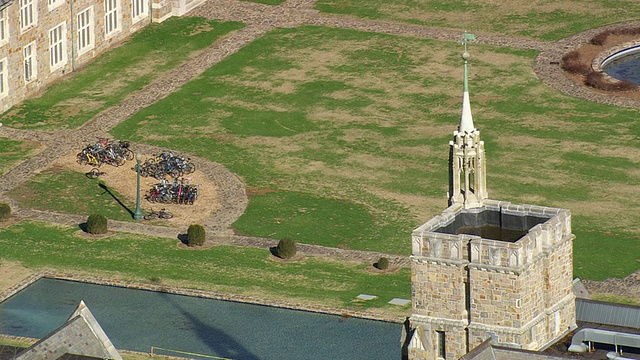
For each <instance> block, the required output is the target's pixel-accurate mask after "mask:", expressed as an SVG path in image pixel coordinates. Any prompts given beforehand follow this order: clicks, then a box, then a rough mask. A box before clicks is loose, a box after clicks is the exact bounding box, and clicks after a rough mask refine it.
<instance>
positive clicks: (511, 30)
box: [315, 0, 640, 41]
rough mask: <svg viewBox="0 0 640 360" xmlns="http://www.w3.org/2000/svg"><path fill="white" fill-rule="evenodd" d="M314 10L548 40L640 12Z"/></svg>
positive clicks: (380, 6) (609, 1)
mask: <svg viewBox="0 0 640 360" xmlns="http://www.w3.org/2000/svg"><path fill="white" fill-rule="evenodd" d="M315 8H316V9H318V10H320V11H322V12H326V13H332V14H340V15H349V16H354V17H359V18H365V19H373V20H390V21H397V22H404V23H409V24H419V25H424V26H430V27H443V28H449V29H459V30H460V32H462V31H464V30H468V31H470V32H476V31H478V32H491V33H497V34H503V35H510V36H513V35H517V36H525V37H531V38H537V39H541V40H552V41H555V40H560V39H563V38H565V37H568V36H571V35H574V34H576V33H579V32H582V31H585V30H589V29H593V28H597V27H600V26H604V25H608V24H613V23H619V22H623V21H636V20H637V19H638V16H640V3H638V2H634V1H627V0H588V1H584V0H565V1H562V2H554V1H550V2H546V3H541V2H539V1H528V0H510V1H488V0H471V1H467V0H456V1H451V0H446V1H444V0H439V1H433V0H428V1H427V0H403V1H392V2H390V1H387V0H369V1H360V0H318V1H317V2H316V4H315Z"/></svg>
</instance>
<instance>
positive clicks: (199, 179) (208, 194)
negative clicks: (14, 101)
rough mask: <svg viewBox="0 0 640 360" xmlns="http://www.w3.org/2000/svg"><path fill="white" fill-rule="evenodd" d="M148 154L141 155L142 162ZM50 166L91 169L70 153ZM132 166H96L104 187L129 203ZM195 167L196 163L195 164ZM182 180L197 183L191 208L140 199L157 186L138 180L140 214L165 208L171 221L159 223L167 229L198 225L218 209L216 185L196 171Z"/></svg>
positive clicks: (133, 198) (132, 198)
mask: <svg viewBox="0 0 640 360" xmlns="http://www.w3.org/2000/svg"><path fill="white" fill-rule="evenodd" d="M147 156H151V155H150V154H143V155H142V159H143V161H144V159H145V158H146V157H147ZM54 166H56V167H60V168H65V169H68V170H72V171H77V172H81V173H86V172H88V171H89V170H91V166H88V165H80V164H78V163H77V162H76V155H75V154H70V155H68V156H65V157H63V158H60V159H58V160H57V161H56V162H55V163H54ZM134 166H135V162H133V161H128V162H127V163H126V164H125V165H123V166H119V167H115V166H109V165H103V166H102V167H100V170H101V171H104V172H105V173H106V174H104V175H102V176H100V179H102V180H103V181H104V182H105V184H106V185H107V186H108V187H110V188H113V189H115V190H116V191H118V192H119V193H120V194H122V195H123V196H124V197H126V198H127V199H128V200H129V201H131V202H132V203H135V201H136V186H135V184H136V172H135V171H134V170H133V169H132V168H133V167H134ZM196 166H197V164H196ZM185 179H190V180H189V182H190V183H191V184H199V185H200V188H199V190H198V193H199V196H198V200H196V202H195V203H194V205H180V204H158V203H156V204H153V203H150V202H148V201H146V200H144V194H145V191H148V190H149V189H151V188H152V187H153V185H155V184H157V183H158V180H156V179H155V178H151V177H150V178H144V177H142V178H140V197H141V205H140V206H141V207H142V211H143V213H147V212H148V211H151V210H156V211H157V210H160V209H163V208H164V209H166V210H167V211H170V212H171V213H173V218H172V219H169V220H166V222H163V223H165V224H168V225H170V226H177V227H184V226H189V225H190V224H196V223H197V224H202V223H204V222H205V220H207V219H208V218H209V217H210V216H211V214H213V213H214V212H215V211H217V210H218V208H219V207H220V202H219V201H218V189H217V187H216V185H215V184H214V183H213V182H212V181H211V180H210V179H209V178H207V177H206V176H205V175H204V173H202V172H201V171H198V170H196V171H195V172H194V173H192V174H189V175H188V176H186V177H185Z"/></svg>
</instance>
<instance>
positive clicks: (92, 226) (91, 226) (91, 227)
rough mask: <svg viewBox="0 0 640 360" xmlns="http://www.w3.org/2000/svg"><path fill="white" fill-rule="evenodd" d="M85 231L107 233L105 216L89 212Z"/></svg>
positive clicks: (96, 233)
mask: <svg viewBox="0 0 640 360" xmlns="http://www.w3.org/2000/svg"><path fill="white" fill-rule="evenodd" d="M87 232H89V234H93V235H100V234H106V233H107V218H106V216H104V215H100V214H91V215H89V218H88V219H87Z"/></svg>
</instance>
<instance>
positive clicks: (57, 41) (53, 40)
mask: <svg viewBox="0 0 640 360" xmlns="http://www.w3.org/2000/svg"><path fill="white" fill-rule="evenodd" d="M66 64H67V22H66V21H63V22H61V23H60V24H58V25H57V26H55V27H53V28H52V29H51V30H49V67H50V68H51V71H55V70H57V69H59V68H61V67H63V66H64V65H66Z"/></svg>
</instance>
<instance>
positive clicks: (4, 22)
mask: <svg viewBox="0 0 640 360" xmlns="http://www.w3.org/2000/svg"><path fill="white" fill-rule="evenodd" d="M8 42H9V19H8V18H7V9H2V10H0V46H2V45H4V44H6V43H8Z"/></svg>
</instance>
